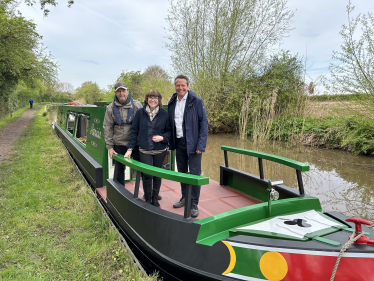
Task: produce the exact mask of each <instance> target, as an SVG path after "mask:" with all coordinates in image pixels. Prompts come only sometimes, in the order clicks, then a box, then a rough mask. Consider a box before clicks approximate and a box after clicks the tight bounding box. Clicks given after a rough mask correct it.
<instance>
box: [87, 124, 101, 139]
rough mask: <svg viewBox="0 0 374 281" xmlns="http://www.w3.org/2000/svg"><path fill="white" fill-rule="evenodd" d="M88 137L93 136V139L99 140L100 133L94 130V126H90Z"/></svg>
mask: <svg viewBox="0 0 374 281" xmlns="http://www.w3.org/2000/svg"><path fill="white" fill-rule="evenodd" d="M90 135H92V136H94V137H95V138H98V139H101V131H99V130H96V129H95V126H94V124H92V126H91V131H90Z"/></svg>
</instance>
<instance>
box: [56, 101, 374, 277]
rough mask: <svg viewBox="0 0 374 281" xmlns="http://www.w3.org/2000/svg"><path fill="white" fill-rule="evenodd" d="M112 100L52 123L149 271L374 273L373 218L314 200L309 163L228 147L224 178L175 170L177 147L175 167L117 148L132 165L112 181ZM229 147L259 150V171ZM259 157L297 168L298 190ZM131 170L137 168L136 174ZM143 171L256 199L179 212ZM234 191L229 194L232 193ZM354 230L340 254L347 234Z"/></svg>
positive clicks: (63, 111)
mask: <svg viewBox="0 0 374 281" xmlns="http://www.w3.org/2000/svg"><path fill="white" fill-rule="evenodd" d="M108 103H109V102H108ZM108 103H107V102H102V103H96V104H95V105H60V106H59V107H58V120H56V123H55V131H56V133H57V135H58V136H59V137H60V138H61V140H62V141H63V143H64V144H65V146H66V148H67V149H68V151H69V153H70V154H71V155H72V157H73V158H74V160H75V161H76V163H77V165H78V166H79V167H80V169H81V170H82V172H83V175H84V176H85V177H86V179H87V180H88V182H89V183H90V184H91V186H92V188H94V189H96V191H97V194H98V196H99V198H100V201H101V202H102V204H103V206H104V207H105V208H106V210H107V211H108V213H109V214H110V216H111V217H112V219H113V221H114V223H115V224H116V225H117V226H118V228H119V229H120V231H121V232H122V233H123V235H124V237H125V238H126V240H127V242H128V243H129V245H130V247H131V248H132V250H133V252H134V253H135V255H136V256H137V258H138V260H139V261H140V262H141V264H142V266H143V267H144V268H145V269H146V270H148V271H149V272H152V271H155V270H156V271H159V274H160V276H161V277H162V278H163V279H164V280H256V281H258V280H271V281H276V280H285V281H291V280H337V281H348V280H349V281H352V280H374V275H373V274H372V271H371V270H372V266H374V241H373V240H371V238H372V237H374V235H373V231H372V230H371V229H370V228H368V227H366V226H365V224H369V223H368V222H366V221H364V220H362V219H357V218H354V219H349V221H346V219H347V217H345V216H344V215H342V214H340V213H338V212H324V211H323V210H322V207H321V204H320V201H319V199H318V198H316V197H311V196H308V195H306V194H305V193H304V188H303V182H302V172H303V171H308V170H309V166H308V165H306V164H303V163H300V162H297V161H294V160H291V159H287V158H283V157H279V156H275V155H271V154H266V153H261V152H257V151H251V150H245V149H239V148H234V147H228V146H222V147H221V149H222V150H223V152H224V153H223V154H224V161H225V165H222V166H220V182H219V183H218V182H214V181H213V180H210V179H209V178H207V177H202V176H193V175H188V174H180V173H178V172H175V171H174V158H173V157H174V156H173V152H170V153H169V157H168V159H169V164H170V167H171V169H170V170H166V169H160V168H155V167H152V166H148V165H145V164H142V163H140V162H137V161H135V160H133V159H125V158H124V157H123V155H117V156H115V157H114V159H115V160H116V161H120V162H122V163H124V164H125V165H127V166H128V167H130V168H131V169H132V170H130V169H127V176H126V177H127V180H126V184H125V186H122V185H121V184H119V183H118V182H117V181H116V180H115V179H113V174H112V173H113V170H112V160H111V159H109V158H108V152H107V150H106V148H105V141H104V130H103V127H102V123H103V119H104V114H105V109H106V105H107V104H108ZM228 152H230V153H240V154H244V155H248V156H251V157H256V158H258V163H259V171H258V172H259V175H260V176H256V175H253V174H250V173H246V172H243V171H240V170H236V169H234V168H232V167H230V166H229V164H228ZM263 159H265V160H267V161H273V162H277V163H280V164H283V165H285V166H288V167H292V168H294V169H295V170H296V177H297V180H298V188H299V190H296V189H292V188H290V187H288V186H286V185H284V184H283V181H270V180H267V179H265V177H264V172H263V165H262V161H263ZM133 171H137V172H136V177H135V178H133V174H134V173H133ZM141 172H143V173H148V174H151V175H154V176H159V177H162V178H163V179H164V180H163V184H164V183H165V185H166V186H169V188H170V186H171V185H172V184H173V183H174V184H176V185H177V186H178V184H179V182H184V183H186V184H187V186H188V191H187V197H189V196H190V185H202V190H204V188H211V189H210V191H209V192H210V193H212V195H211V196H212V197H215V198H218V199H220V200H221V201H223V199H222V198H223V197H222V198H219V195H218V194H219V193H224V192H231V193H230V194H234V195H235V196H234V195H232V196H231V197H238V198H239V197H240V198H244V199H245V200H247V199H248V198H250V199H251V200H252V201H245V202H252V203H250V204H248V205H245V206H241V207H239V208H236V207H235V206H233V205H232V204H233V203H232V204H231V203H230V204H231V205H232V207H233V208H232V209H230V210H223V211H222V210H218V211H216V212H215V213H213V211H212V212H211V213H210V215H207V216H205V217H203V218H201V219H193V218H190V217H189V213H190V206H189V205H188V204H187V205H186V206H185V209H184V210H183V214H182V213H175V212H173V210H172V209H167V208H163V205H162V208H156V207H154V206H152V205H150V204H147V203H145V202H144V201H143V200H142V199H141V189H140V185H141V179H140V175H141ZM162 188H163V187H162ZM231 197H230V196H226V197H225V198H226V201H227V200H228V199H227V198H231ZM244 199H243V200H244ZM163 200H167V199H163ZM248 200H249V199H248ZM186 201H187V202H189V200H188V198H187V200H186ZM161 202H162V201H161ZM210 202H213V201H210ZM221 203H222V202H221ZM226 203H227V202H226ZM217 204H218V203H217ZM230 204H228V203H227V204H226V205H230ZM226 205H225V206H226ZM199 206H200V204H199ZM362 224H364V225H362ZM354 231H355V235H354V236H353V235H352V233H353V232H354ZM358 235H360V237H358V239H357V241H356V242H355V243H353V244H352V245H350V246H349V247H348V248H347V249H346V250H344V249H343V250H344V251H342V252H341V250H342V248H343V246H344V245H345V244H346V243H347V242H348V239H349V236H352V239H353V238H354V237H357V236H358ZM357 242H358V243H357Z"/></svg>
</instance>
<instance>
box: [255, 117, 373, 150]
mask: <svg viewBox="0 0 374 281" xmlns="http://www.w3.org/2000/svg"><path fill="white" fill-rule="evenodd" d="M248 133H249V134H252V133H253V132H252V130H249V131H248ZM295 137H297V138H298V140H299V141H300V142H302V143H303V144H306V145H313V146H323V147H328V148H339V149H344V150H348V151H351V152H354V153H356V154H363V155H374V141H373V139H374V125H373V122H372V121H371V120H368V119H366V118H363V117H350V118H346V117H339V118H337V117H332V116H328V117H324V118H316V117H306V118H301V117H298V118H293V119H288V120H285V119H283V118H280V117H279V118H277V119H276V120H274V122H273V125H272V128H271V130H270V135H269V139H273V140H282V141H287V142H289V141H291V140H292V139H293V138H295Z"/></svg>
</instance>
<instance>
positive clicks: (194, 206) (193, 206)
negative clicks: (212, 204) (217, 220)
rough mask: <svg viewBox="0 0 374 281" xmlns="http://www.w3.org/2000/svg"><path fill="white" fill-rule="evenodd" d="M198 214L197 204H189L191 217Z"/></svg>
mask: <svg viewBox="0 0 374 281" xmlns="http://www.w3.org/2000/svg"><path fill="white" fill-rule="evenodd" d="M198 215H199V209H198V208H197V205H195V204H193V205H192V206H191V217H193V218H196V217H197V216H198Z"/></svg>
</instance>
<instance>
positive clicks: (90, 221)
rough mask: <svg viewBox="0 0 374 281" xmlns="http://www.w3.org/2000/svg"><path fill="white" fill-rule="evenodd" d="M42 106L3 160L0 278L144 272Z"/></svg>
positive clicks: (135, 276)
mask: <svg viewBox="0 0 374 281" xmlns="http://www.w3.org/2000/svg"><path fill="white" fill-rule="evenodd" d="M44 111H45V109H44V107H41V108H40V109H39V110H38V111H37V113H36V117H34V118H33V119H32V120H31V122H30V125H29V126H28V128H27V129H26V130H25V131H24V133H23V134H22V136H21V138H20V139H18V140H17V141H16V143H15V146H14V148H15V149H14V152H13V153H12V154H11V158H9V160H5V161H4V162H3V163H2V164H0V209H1V212H0V279H1V280H155V278H153V279H151V277H144V276H140V275H139V273H138V272H137V270H136V269H135V268H134V267H133V266H132V264H131V261H130V256H129V255H128V254H127V253H126V252H125V250H123V248H122V246H121V244H120V243H119V241H118V237H117V234H116V233H115V232H112V231H109V224H108V222H107V221H106V220H105V219H104V218H103V216H102V214H101V211H100V208H99V207H98V206H97V205H96V202H95V199H94V198H93V196H92V195H91V193H90V191H89V190H88V188H87V187H86V185H85V182H84V181H83V180H82V178H81V177H80V175H79V174H78V173H77V171H76V170H75V167H74V166H73V164H72V163H71V162H70V159H69V157H68V155H67V152H66V151H65V150H64V148H63V146H62V143H61V142H60V140H59V139H58V138H57V137H56V135H55V134H54V132H53V130H52V128H51V127H50V126H49V124H48V122H47V118H48V116H42V113H43V112H44Z"/></svg>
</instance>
